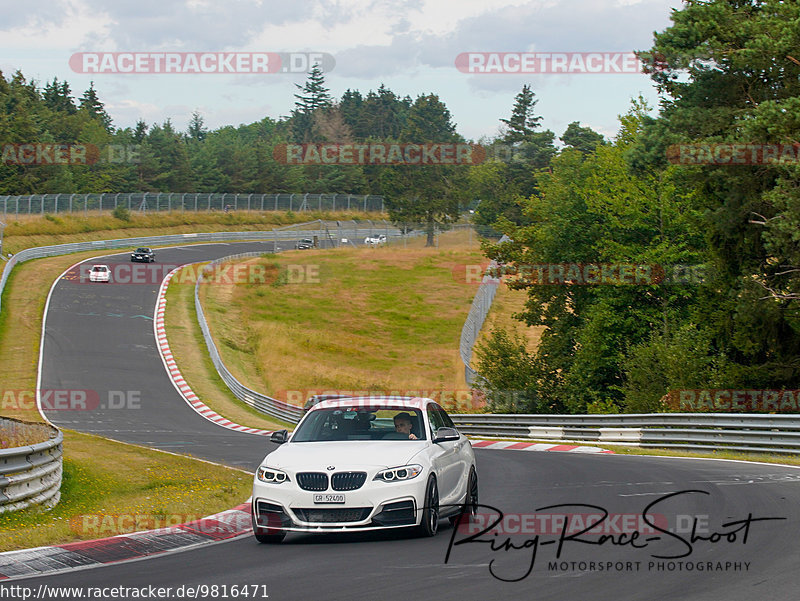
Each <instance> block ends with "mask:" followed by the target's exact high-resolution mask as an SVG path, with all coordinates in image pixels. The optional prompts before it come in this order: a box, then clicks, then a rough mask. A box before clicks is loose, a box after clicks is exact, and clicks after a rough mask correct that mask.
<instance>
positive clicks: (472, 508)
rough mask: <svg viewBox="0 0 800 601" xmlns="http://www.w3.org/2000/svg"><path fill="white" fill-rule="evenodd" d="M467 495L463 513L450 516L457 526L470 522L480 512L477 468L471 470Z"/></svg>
mask: <svg viewBox="0 0 800 601" xmlns="http://www.w3.org/2000/svg"><path fill="white" fill-rule="evenodd" d="M467 482H468V484H467V497H466V498H465V499H464V507H463V508H462V510H461V513H460V514H458V515H454V516H453V517H451V518H450V523H451V524H453V526H456V525H457V524H459V523H462V524H463V523H469V522H470V521H471V520H472V518H473V517H474V516H475V515H476V514H477V513H478V474H477V473H476V472H475V468H474V467H472V468H470V470H469V480H468V481H467Z"/></svg>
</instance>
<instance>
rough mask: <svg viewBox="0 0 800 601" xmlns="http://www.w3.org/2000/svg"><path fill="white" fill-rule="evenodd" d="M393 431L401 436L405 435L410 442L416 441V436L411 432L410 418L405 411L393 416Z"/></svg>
mask: <svg viewBox="0 0 800 601" xmlns="http://www.w3.org/2000/svg"><path fill="white" fill-rule="evenodd" d="M394 429H395V430H396V431H397V432H400V433H401V434H407V435H408V437H409V438H410V439H411V440H416V439H417V435H416V434H414V433H413V432H412V431H411V416H410V415H409V414H408V413H406V412H405V411H403V412H402V413H398V414H397V415H395V416H394Z"/></svg>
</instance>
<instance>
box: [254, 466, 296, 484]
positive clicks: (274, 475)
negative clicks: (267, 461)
mask: <svg viewBox="0 0 800 601" xmlns="http://www.w3.org/2000/svg"><path fill="white" fill-rule="evenodd" d="M256 475H257V476H258V479H259V480H261V481H262V482H266V483H267V484H283V483H284V482H288V481H289V476H287V475H286V472H282V471H281V470H276V469H273V468H271V467H264V466H263V465H262V466H261V467H259V468H258V471H256Z"/></svg>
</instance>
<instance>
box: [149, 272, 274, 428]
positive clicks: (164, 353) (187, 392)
mask: <svg viewBox="0 0 800 601" xmlns="http://www.w3.org/2000/svg"><path fill="white" fill-rule="evenodd" d="M179 269H181V267H176V268H175V269H173V270H172V271H170V272H169V273H168V274H167V275H166V276H165V277H164V280H163V281H162V282H161V287H160V288H159V289H158V299H157V301H156V312H155V316H154V318H153V329H154V331H155V335H156V342H157V346H158V352H159V353H160V354H161V361H162V362H163V363H164V367H165V368H166V370H167V373H168V374H169V377H170V380H172V385H173V386H175V389H176V390H177V391H178V393H180V395H181V397H183V400H185V401H186V402H187V403H188V404H189V406H190V407H191V408H192V409H194V410H195V411H196V412H197V413H199V414H200V415H202V416H203V417H204V418H206V419H207V420H209V421H211V422H214V423H215V424H217V425H218V426H222V427H223V428H228V429H229V430H236V431H237V432H246V433H248V434H258V435H261V436H269V435H270V434H272V430H259V429H258V428H249V427H247V426H241V425H239V424H236V423H234V422H232V421H230V420H229V419H226V418H224V417H222V416H221V415H220V414H219V413H217V412H216V411H214V410H213V409H211V408H209V407H208V405H206V404H205V403H204V402H203V401H201V400H200V399H199V398H198V396H197V395H196V394H195V393H194V392H193V391H192V389H191V388H190V387H189V385H188V384H187V383H186V380H185V379H184V377H183V375H181V371H180V370H179V369H178V365H177V363H175V359H174V358H173V356H172V351H171V350H170V348H169V342H168V341H167V331H166V329H165V327H164V313H165V311H166V309H167V298H166V295H167V286H168V285H169V281H170V280H171V279H172V276H174V275H175V274H176V273H177V272H178V270H179Z"/></svg>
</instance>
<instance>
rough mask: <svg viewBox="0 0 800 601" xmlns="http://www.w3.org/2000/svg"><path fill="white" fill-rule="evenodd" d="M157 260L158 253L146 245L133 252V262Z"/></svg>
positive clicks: (152, 261)
mask: <svg viewBox="0 0 800 601" xmlns="http://www.w3.org/2000/svg"><path fill="white" fill-rule="evenodd" d="M155 260H156V253H154V252H153V250H152V249H150V248H147V247H146V246H141V247H139V248H137V249H136V250H135V251H133V252H132V253H131V261H132V262H142V263H154V262H155Z"/></svg>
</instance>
